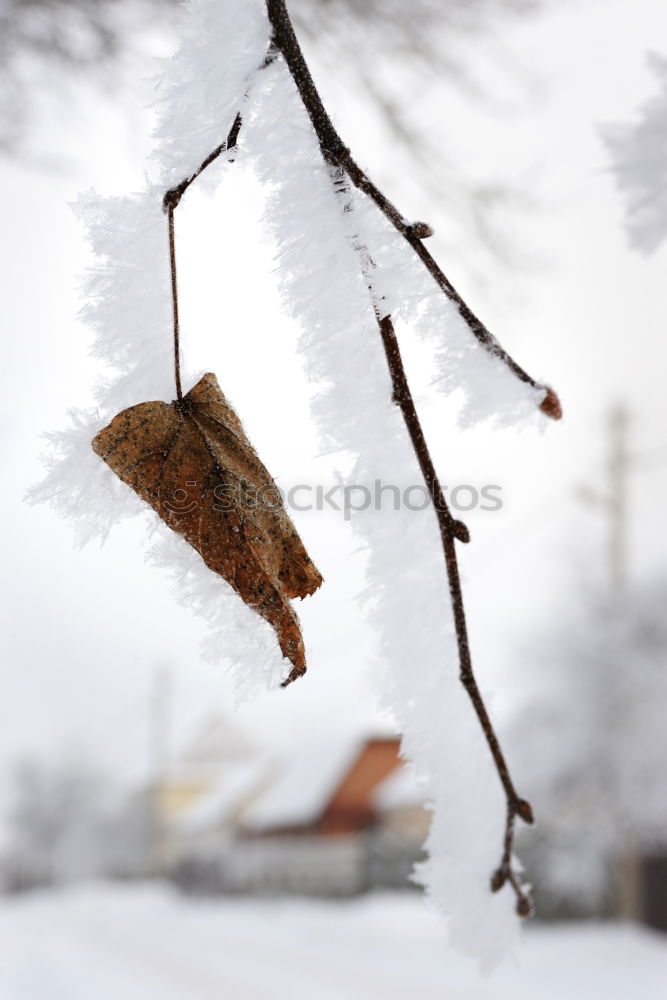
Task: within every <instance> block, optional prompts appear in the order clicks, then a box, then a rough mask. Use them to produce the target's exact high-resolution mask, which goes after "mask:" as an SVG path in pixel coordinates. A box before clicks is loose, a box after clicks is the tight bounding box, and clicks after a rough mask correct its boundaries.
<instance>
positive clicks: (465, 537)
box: [452, 521, 470, 542]
mask: <svg viewBox="0 0 667 1000" xmlns="http://www.w3.org/2000/svg"><path fill="white" fill-rule="evenodd" d="M452 534H453V536H454V538H456V539H457V540H458V541H459V542H469V541H470V532H469V531H468V528H467V525H465V524H464V523H463V521H452Z"/></svg>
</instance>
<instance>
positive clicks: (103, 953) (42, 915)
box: [0, 885, 667, 1000]
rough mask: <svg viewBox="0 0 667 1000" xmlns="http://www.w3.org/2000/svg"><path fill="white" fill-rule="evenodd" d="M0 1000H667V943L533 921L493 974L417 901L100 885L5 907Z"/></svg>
mask: <svg viewBox="0 0 667 1000" xmlns="http://www.w3.org/2000/svg"><path fill="white" fill-rule="evenodd" d="M0 940H1V941H2V949H1V952H0V1000H213V998H216V1000H282V998H284V997H285V998H286V997H289V1000H380V998H382V1000H411V998H413V997H419V998H420V1000H421V998H424V1000H435V998H436V997H437V998H438V1000H487V998H491V997H493V1000H509V998H512V1000H584V998H585V1000H603V998H604V1000H627V998H629V997H637V998H641V1000H664V998H665V996H667V938H666V937H663V936H661V935H658V934H655V933H652V932H650V931H647V930H643V929H639V928H636V927H632V926H619V925H614V924H569V925H559V926H550V927H546V926H540V925H538V924H533V925H532V926H531V927H530V928H529V929H528V931H527V933H526V934H525V937H524V942H523V944H522V946H521V948H520V951H519V952H518V953H517V955H516V956H515V957H514V960H513V961H510V962H508V963H506V965H505V966H504V967H502V968H501V969H500V970H498V971H497V972H496V973H494V974H493V976H491V977H490V978H489V979H483V978H481V977H480V976H479V974H478V973H477V972H476V971H475V969H474V968H473V967H472V966H471V965H470V963H469V962H468V961H466V960H465V959H463V958H462V957H461V956H460V955H458V954H454V953H452V952H450V951H449V950H448V949H447V948H446V947H445V945H444V943H443V933H442V925H441V924H440V922H439V921H438V919H437V918H436V917H435V915H434V914H433V913H432V912H431V911H430V910H429V909H428V908H427V906H426V905H425V904H424V903H423V901H422V900H421V899H420V898H419V897H417V896H416V895H415V896H412V895H408V896H405V895H403V896H398V895H379V896H373V897H368V898H365V899H361V900H355V901H353V902H344V903H337V902H329V901H326V902H323V901H305V900H287V901H286V900H281V901H262V902H260V901H257V900H238V901H229V900H205V901H202V900H191V899H184V898H182V897H179V896H178V895H176V894H175V893H172V892H170V891H169V890H167V889H164V888H159V887H155V886H140V887H137V886H133V887H123V886H103V885H99V886H86V887H82V888H79V889H76V890H68V891H66V892H63V893H50V894H35V895H30V896H25V897H22V898H18V899H12V900H4V901H2V902H1V903H0Z"/></svg>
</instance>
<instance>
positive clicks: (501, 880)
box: [491, 868, 507, 892]
mask: <svg viewBox="0 0 667 1000" xmlns="http://www.w3.org/2000/svg"><path fill="white" fill-rule="evenodd" d="M505 882H507V874H506V873H505V870H504V869H503V868H497V869H496V870H495V872H494V873H493V875H492V876H491V892H500V890H501V889H502V887H503V886H504V885H505Z"/></svg>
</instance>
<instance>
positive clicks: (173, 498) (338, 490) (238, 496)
mask: <svg viewBox="0 0 667 1000" xmlns="http://www.w3.org/2000/svg"><path fill="white" fill-rule="evenodd" d="M185 487H186V488H185V489H183V488H179V489H177V490H174V491H173V493H171V494H169V495H165V494H164V493H162V494H161V500H162V503H163V505H164V506H165V507H166V508H167V509H168V510H170V511H172V512H173V513H174V514H190V513H193V512H194V511H195V510H197V509H198V508H199V507H200V506H201V504H202V502H203V497H202V484H200V483H197V482H196V481H194V480H191V481H188V482H186V483H185ZM198 487H199V490H198ZM502 490H503V488H502V486H499V485H498V484H494V483H488V484H486V485H483V486H472V485H470V484H468V483H459V484H457V485H456V486H451V487H448V486H443V487H442V491H443V494H444V496H445V501H446V503H447V505H448V507H449V509H450V510H452V511H456V512H457V513H462V514H465V513H467V512H469V511H471V510H483V511H489V512H493V511H499V510H502V508H503V499H502ZM209 491H210V485H209V484H207V488H206V493H209ZM207 502H208V501H207ZM439 503H440V500H439V498H438V497H433V496H432V495H431V493H430V492H429V490H428V489H427V487H426V486H424V485H423V484H416V483H415V484H410V485H408V486H397V485H396V484H395V483H385V482H383V481H382V480H381V479H376V480H374V482H373V483H372V484H371V485H368V484H367V483H336V484H334V485H333V486H331V485H323V484H321V483H296V484H295V485H294V486H290V487H288V488H287V489H281V488H280V487H278V486H276V485H275V484H273V483H270V484H266V485H265V486H261V487H255V486H253V485H252V484H250V483H248V482H235V483H220V484H219V485H218V486H216V487H215V488H214V489H213V508H214V510H219V511H221V512H222V511H225V510H235V509H236V510H239V509H242V508H244V507H245V508H247V509H263V510H274V509H276V508H277V507H280V506H284V507H286V508H287V510H292V511H296V512H297V513H305V512H310V511H334V512H337V513H342V515H343V518H344V519H345V520H346V521H349V520H350V519H351V517H352V515H353V514H355V513H359V512H361V511H368V510H377V511H381V510H394V511H398V510H410V511H423V510H426V509H427V508H428V507H436V508H437V507H438V506H439Z"/></svg>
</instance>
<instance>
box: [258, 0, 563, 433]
mask: <svg viewBox="0 0 667 1000" xmlns="http://www.w3.org/2000/svg"><path fill="white" fill-rule="evenodd" d="M266 7H267V11H268V15H269V20H270V21H271V26H272V28H273V43H274V45H275V47H276V48H277V49H278V50H279V51H280V52H281V54H282V56H283V58H284V60H285V63H286V64H287V68H288V69H289V71H290V74H291V76H292V79H293V80H294V83H295V84H296V87H297V89H298V91H299V96H300V97H301V100H302V101H303V105H304V107H305V109H306V111H307V112H308V117H309V118H310V120H311V122H312V125H313V128H314V130H315V134H316V135H317V139H318V141H319V144H320V149H321V150H322V155H323V156H324V158H325V159H326V160H327V162H328V163H330V164H331V165H333V166H338V167H342V169H343V170H344V171H345V173H346V174H347V176H348V177H349V178H350V180H351V181H352V183H353V184H354V185H355V187H357V188H359V190H360V191H362V192H363V193H364V194H365V195H367V196H368V197H369V198H371V200H372V201H373V202H374V203H375V204H376V205H377V207H378V208H379V209H380V211H381V212H382V213H383V215H384V216H385V217H386V218H387V219H388V220H389V222H391V224H392V225H393V226H394V228H395V229H396V230H397V231H398V232H399V233H400V234H401V236H403V238H404V239H405V240H406V241H407V242H408V243H409V244H410V246H411V247H412V249H413V250H414V252H415V253H416V254H417V256H418V257H419V259H420V260H421V261H422V263H423V264H424V266H425V267H426V269H427V270H428V271H429V273H430V274H431V275H432V277H433V279H434V281H435V282H436V284H437V285H438V286H439V288H441V289H442V291H443V292H444V293H445V295H446V296H447V297H448V298H449V299H451V300H452V301H453V302H455V303H456V305H457V306H458V309H459V312H460V313H461V316H462V317H463V319H464V320H465V321H466V323H467V324H468V326H469V328H470V331H471V333H473V334H474V336H475V337H476V338H477V340H478V341H479V342H480V343H481V344H482V345H483V346H484V347H485V348H486V349H487V350H488V351H489V352H490V353H491V354H493V355H495V356H496V357H498V358H500V359H501V360H502V361H503V362H504V363H505V364H506V365H507V367H508V368H509V369H510V370H511V371H512V372H513V373H514V374H515V375H516V376H517V378H519V379H521V381H522V382H527V383H528V384H529V385H531V386H533V388H536V389H544V390H545V396H544V399H543V400H542V402H541V403H540V409H541V410H542V412H543V413H545V414H546V415H547V416H549V417H553V418H554V419H556V420H557V419H559V417H560V416H561V407H560V402H559V400H558V397H557V395H556V393H555V392H554V391H553V389H550V388H549V387H548V386H543V385H541V384H540V383H538V382H537V381H535V379H533V378H532V377H531V376H530V375H529V374H528V373H527V372H526V371H524V369H523V368H522V367H521V366H520V365H519V364H517V362H516V361H515V360H514V358H512V357H511V356H510V355H509V354H508V353H507V351H505V349H504V348H503V347H502V346H501V345H500V344H499V342H498V340H497V339H496V338H495V337H494V335H493V334H492V333H491V332H490V330H488V329H487V327H486V326H485V325H484V323H482V321H481V320H480V319H479V318H478V317H477V316H476V315H475V313H474V312H473V311H472V309H471V308H470V307H469V306H468V304H467V303H466V302H465V301H464V299H463V298H462V297H461V296H460V295H459V293H458V292H457V290H456V289H455V288H454V286H453V285H452V283H451V281H450V280H449V279H448V278H447V276H446V275H445V273H444V271H443V270H442V268H441V267H440V265H439V264H438V263H437V261H435V260H434V258H433V257H432V255H431V254H430V253H429V252H428V250H427V249H426V247H425V246H424V244H423V242H422V241H423V240H424V239H425V238H426V237H427V236H430V235H431V234H432V230H431V228H430V226H428V225H426V224H425V223H421V222H418V223H411V222H408V221H407V220H406V219H405V218H404V216H403V215H401V213H400V212H399V211H398V209H397V208H396V207H395V206H394V205H393V204H392V203H391V202H390V201H389V199H388V198H387V197H386V195H384V194H383V193H382V191H380V190H379V188H377V187H376V186H375V184H373V182H372V181H371V179H370V178H369V177H368V175H367V174H366V173H365V172H364V171H363V170H362V169H361V167H360V166H359V165H358V164H357V163H356V161H355V160H354V158H353V156H352V154H351V152H350V150H349V149H348V147H347V146H346V145H345V143H344V142H343V140H342V139H341V137H340V136H339V134H338V132H337V131H336V129H335V127H334V125H333V122H332V121H331V119H330V117H329V115H328V114H327V111H326V108H325V107H324V104H323V103H322V99H321V97H320V95H319V93H318V91H317V88H316V86H315V83H314V81H313V78H312V76H311V73H310V70H309V68H308V65H307V63H306V60H305V58H304V56H303V52H302V51H301V46H300V45H299V42H298V39H297V37H296V34H295V32H294V28H293V26H292V22H291V20H290V16H289V13H288V11H287V6H286V3H285V0H266Z"/></svg>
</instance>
